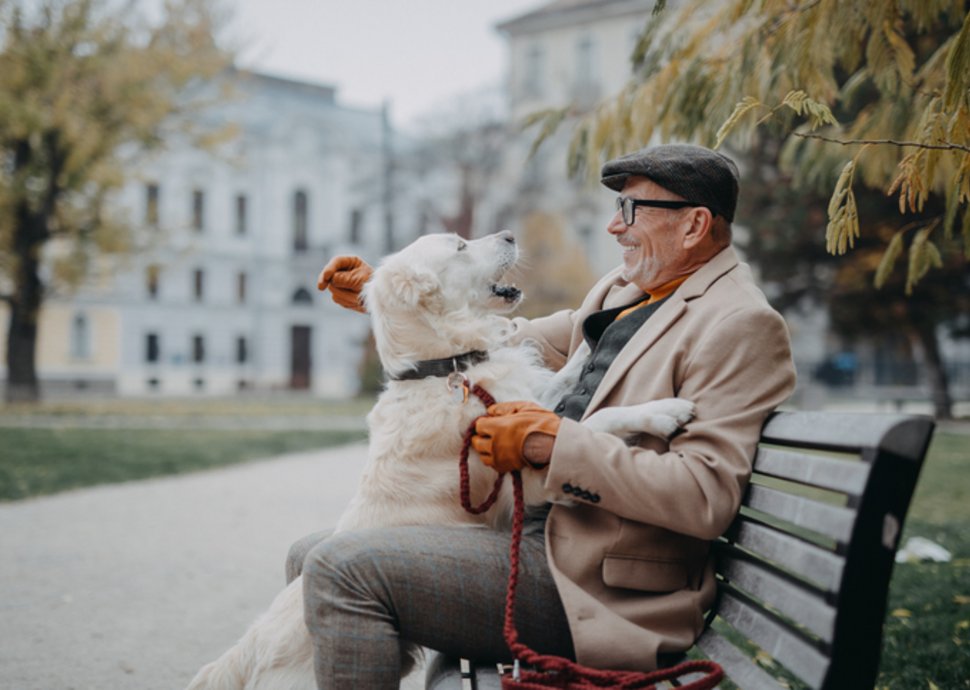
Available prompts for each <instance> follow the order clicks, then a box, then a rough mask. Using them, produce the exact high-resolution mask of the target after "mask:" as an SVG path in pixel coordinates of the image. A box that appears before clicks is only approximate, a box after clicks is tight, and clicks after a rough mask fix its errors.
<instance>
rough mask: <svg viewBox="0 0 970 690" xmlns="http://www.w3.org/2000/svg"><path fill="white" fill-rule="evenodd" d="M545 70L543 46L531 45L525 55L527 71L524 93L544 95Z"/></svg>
mask: <svg viewBox="0 0 970 690" xmlns="http://www.w3.org/2000/svg"><path fill="white" fill-rule="evenodd" d="M544 71H545V51H544V50H543V49H542V46H540V45H536V44H533V45H531V46H529V49H528V51H527V52H526V55H525V73H524V75H523V80H522V92H523V93H522V95H523V96H533V97H538V96H541V95H542V83H543V79H544V76H543V72H544Z"/></svg>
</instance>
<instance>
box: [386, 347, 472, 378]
mask: <svg viewBox="0 0 970 690" xmlns="http://www.w3.org/2000/svg"><path fill="white" fill-rule="evenodd" d="M487 360H488V353H487V352H485V350H472V351H471V352H463V353H462V354H460V355H455V356H454V357H444V358H442V359H425V360H421V361H420V362H416V363H415V365H414V369H408V370H407V371H404V372H401V373H400V374H390V373H389V374H388V378H390V379H391V380H392V381H408V380H412V379H426V378H430V377H432V376H448V375H449V374H453V373H455V372H461V371H465V369H467V368H468V367H470V366H473V365H475V364H480V363H481V362H485V361H487Z"/></svg>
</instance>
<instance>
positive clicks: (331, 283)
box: [317, 256, 374, 313]
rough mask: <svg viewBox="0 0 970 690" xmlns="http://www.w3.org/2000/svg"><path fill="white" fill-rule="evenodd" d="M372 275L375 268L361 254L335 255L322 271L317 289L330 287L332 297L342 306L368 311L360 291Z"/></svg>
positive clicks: (362, 311) (321, 289) (363, 311)
mask: <svg viewBox="0 0 970 690" xmlns="http://www.w3.org/2000/svg"><path fill="white" fill-rule="evenodd" d="M372 275H374V269H373V268H371V267H370V265H368V263H367V262H366V261H364V260H363V259H361V258H360V257H359V256H335V257H334V258H332V259H330V262H329V263H328V264H327V265H326V266H324V267H323V270H322V271H321V272H320V277H319V278H317V289H318V290H320V291H323V290H326V289H327V288H330V296H331V299H333V301H334V302H336V303H337V304H339V305H340V306H341V307H344V308H345V309H353V310H354V311H359V312H361V313H366V312H367V310H366V309H365V308H364V305H363V303H362V302H361V301H360V291H361V289H362V288H363V287H364V283H366V282H367V281H368V280H370V278H371V276H372Z"/></svg>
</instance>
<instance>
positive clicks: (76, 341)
mask: <svg viewBox="0 0 970 690" xmlns="http://www.w3.org/2000/svg"><path fill="white" fill-rule="evenodd" d="M71 356H72V357H74V358H75V359H87V358H88V357H90V356H91V333H90V332H89V329H88V317H87V316H85V315H84V314H75V316H74V321H72V322H71Z"/></svg>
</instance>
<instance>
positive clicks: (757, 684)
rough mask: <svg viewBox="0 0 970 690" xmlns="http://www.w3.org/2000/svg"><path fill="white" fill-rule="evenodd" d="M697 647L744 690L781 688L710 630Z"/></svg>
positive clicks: (737, 650)
mask: <svg viewBox="0 0 970 690" xmlns="http://www.w3.org/2000/svg"><path fill="white" fill-rule="evenodd" d="M697 646H698V647H700V648H701V651H703V652H704V654H705V655H707V658H708V659H716V660H717V663H719V664H720V665H721V668H722V669H724V675H726V676H727V677H728V678H730V679H731V681H732V682H733V683H734V684H735V685H737V686H738V687H739V688H744V690H779V688H782V687H783V686H782V685H780V684H779V683H778V682H777V681H776V680H775V679H774V678H772V677H771V676H769V675H768V674H767V673H765V672H764V671H763V670H761V669H760V668H759V667H758V665H757V664H755V663H754V662H753V661H751V659H750V658H748V656H747V655H745V653H744V652H742V651H741V650H740V649H738V648H737V647H735V646H734V645H733V644H731V643H730V642H728V640H727V639H725V638H724V637H722V636H721V635H719V634H718V633H717V632H716V631H715V630H713V629H712V628H708V629H707V630H706V631H705V632H704V634H703V635H701V637H700V639H699V640H697Z"/></svg>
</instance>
